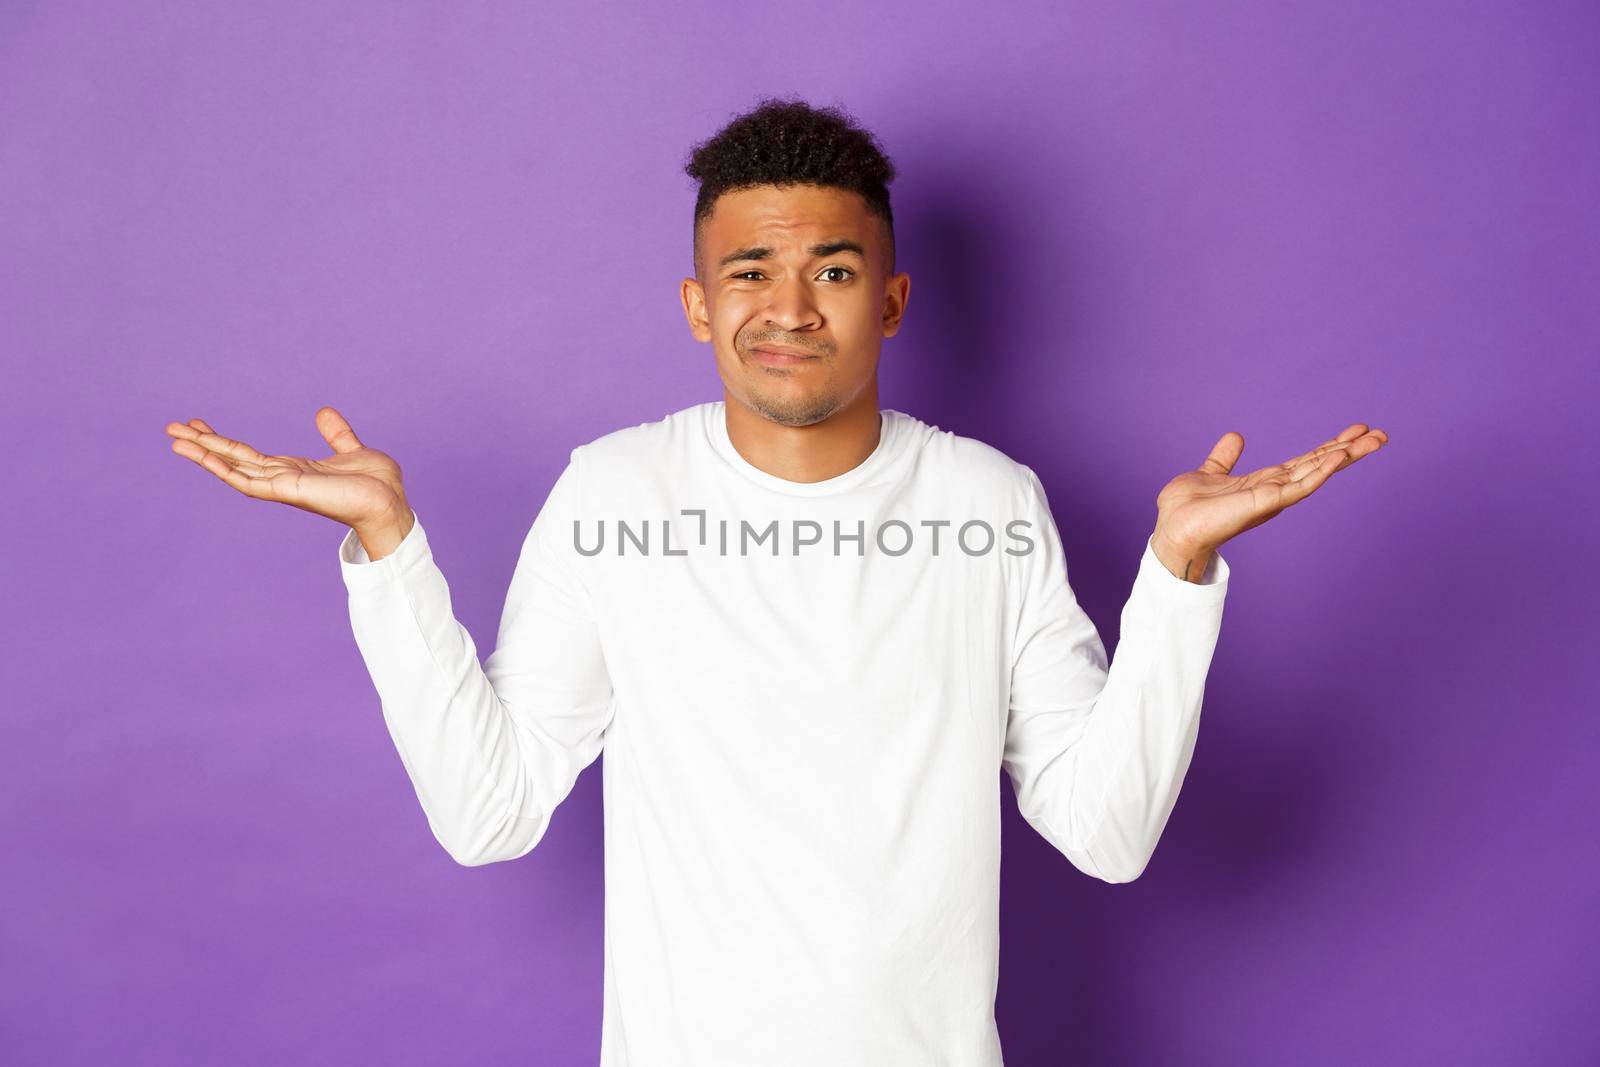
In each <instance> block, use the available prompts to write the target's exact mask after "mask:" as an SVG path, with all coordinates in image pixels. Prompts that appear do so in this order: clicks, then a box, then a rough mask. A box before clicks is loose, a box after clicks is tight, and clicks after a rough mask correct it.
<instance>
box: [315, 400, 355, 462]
mask: <svg viewBox="0 0 1600 1067" xmlns="http://www.w3.org/2000/svg"><path fill="white" fill-rule="evenodd" d="M316 419H317V430H318V432H319V433H321V434H322V439H323V440H324V441H326V442H328V445H329V446H330V447H331V448H332V449H333V450H334V451H335V452H356V451H359V450H360V449H362V448H365V447H366V446H365V445H363V444H362V443H361V439H360V438H359V437H357V436H356V432H355V431H354V430H352V429H351V428H350V424H349V423H348V422H346V421H345V419H344V416H343V415H341V414H339V413H338V412H337V411H335V410H334V409H333V408H331V407H321V408H318V409H317V415H316Z"/></svg>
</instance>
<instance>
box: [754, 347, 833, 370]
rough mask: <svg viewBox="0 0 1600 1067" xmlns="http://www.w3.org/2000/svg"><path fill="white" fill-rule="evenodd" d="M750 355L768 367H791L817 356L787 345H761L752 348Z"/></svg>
mask: <svg viewBox="0 0 1600 1067" xmlns="http://www.w3.org/2000/svg"><path fill="white" fill-rule="evenodd" d="M750 355H751V356H752V357H753V358H754V359H755V361H756V362H758V363H762V364H764V365H766V366H768V367H792V366H794V365H795V364H797V363H806V362H809V361H810V360H813V359H816V358H817V357H816V355H815V354H814V353H811V352H807V351H805V350H803V349H799V348H791V347H789V346H788V345H761V346H758V347H756V348H752V349H751V350H750Z"/></svg>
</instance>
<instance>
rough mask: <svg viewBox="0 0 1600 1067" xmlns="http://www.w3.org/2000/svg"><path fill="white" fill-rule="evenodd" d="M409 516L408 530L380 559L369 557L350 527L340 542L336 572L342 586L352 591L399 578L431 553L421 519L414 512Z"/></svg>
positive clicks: (369, 587)
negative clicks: (337, 571) (410, 518)
mask: <svg viewBox="0 0 1600 1067" xmlns="http://www.w3.org/2000/svg"><path fill="white" fill-rule="evenodd" d="M411 516H412V522H411V530H410V531H409V532H408V533H407V534H406V535H405V537H404V538H402V539H401V541H400V544H399V545H398V546H397V547H396V548H395V550H394V551H393V552H391V553H389V554H388V555H387V556H384V557H383V558H382V559H380V560H373V559H371V558H370V557H368V555H367V549H366V546H365V545H363V544H362V543H361V538H360V537H358V536H357V535H356V532H355V530H354V529H353V528H351V529H347V530H346V531H345V535H344V540H342V541H340V542H339V570H340V573H342V574H343V575H344V584H345V586H346V587H347V588H349V589H350V591H351V592H355V591H357V590H361V589H371V588H374V587H376V586H379V585H382V584H383V583H384V582H386V581H388V580H390V579H391V578H399V577H400V575H402V574H404V573H405V572H406V571H408V570H410V569H411V568H412V567H413V566H415V565H416V564H417V563H418V562H420V561H421V560H423V559H425V558H427V557H428V556H429V555H430V554H431V552H430V550H429V548H428V533H427V531H426V530H424V529H423V528H422V519H421V518H419V517H418V516H417V513H416V510H415V509H413V510H412V512H411Z"/></svg>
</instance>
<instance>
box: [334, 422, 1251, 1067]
mask: <svg viewBox="0 0 1600 1067" xmlns="http://www.w3.org/2000/svg"><path fill="white" fill-rule="evenodd" d="M881 417H882V430H881V433H880V436H879V441H878V444H877V447H876V449H875V450H874V451H873V452H872V454H871V455H870V456H869V457H868V458H867V459H866V460H865V461H864V462H862V463H861V464H859V465H858V466H856V467H855V468H853V469H851V470H849V471H847V472H845V473H843V474H841V475H839V476H838V477H835V478H830V479H827V480H825V481H821V482H815V483H798V482H790V481H786V480H784V479H782V478H778V477H775V476H773V475H771V474H769V473H767V472H765V471H762V470H761V469H759V468H757V467H755V466H754V465H752V464H751V463H749V462H748V461H747V460H745V459H744V458H743V457H742V456H741V455H740V454H739V452H738V451H737V450H736V449H735V448H734V447H733V444H732V441H731V440H730V439H729V437H728V433H727V424H726V412H725V407H724V402H722V401H716V402H711V403H705V404H699V405H696V406H693V407H689V408H686V409H684V410H681V411H678V412H675V413H673V414H671V415H668V416H667V417H665V418H663V419H661V420H660V421H657V422H651V423H642V424H640V425H637V426H632V427H628V428H625V429H621V430H618V431H615V432H613V433H609V434H606V435H605V436H603V437H600V438H598V439H596V440H594V441H591V442H589V443H588V444H585V445H580V446H579V447H577V448H574V449H572V451H571V453H570V456H569V461H568V463H567V466H566V468H565V470H564V471H563V472H562V473H561V475H560V477H559V478H558V479H557V480H556V482H555V484H554V487H553V488H552V489H551V491H550V494H549V496H548V498H547V500H546V502H545V504H544V506H543V507H542V508H541V510H540V511H539V513H538V516H537V517H536V519H535V520H534V521H533V523H532V527H531V529H530V530H529V532H528V534H527V536H526V539H525V540H524V542H523V545H522V549H521V554H520V557H519V559H518V562H517V565H516V569H515V573H514V576H513V578H512V580H511V585H510V589H509V591H508V594H507V597H506V601H505V607H504V612H503V615H502V619H501V622H500V628H499V633H498V637H497V641H496V645H495V648H494V649H493V651H492V652H491V654H490V655H489V657H488V659H487V660H486V661H485V662H484V664H483V665H482V666H481V667H480V665H479V660H478V655H477V650H476V648H475V646H474V644H473V641H472V638H471V636H470V635H469V634H468V633H467V631H466V629H465V628H464V627H463V626H462V625H461V624H460V623H459V622H458V621H457V620H456V619H455V617H454V615H453V613H452V608H451V601H450V593H449V589H448V586H447V584H446V581H445V577H444V574H443V573H442V572H441V570H440V568H439V566H438V564H437V562H436V561H435V559H434V557H433V553H432V551H431V550H430V547H429V543H428V536H427V532H426V530H425V529H424V526H423V523H422V520H421V518H420V517H418V519H417V521H416V523H415V525H414V526H413V527H412V529H411V531H410V533H409V534H408V535H407V536H406V538H405V539H404V541H402V542H401V544H400V545H399V547H398V549H397V550H396V551H394V552H393V553H392V554H390V555H388V556H385V557H384V558H382V559H380V560H378V561H376V562H373V561H370V560H369V559H368V557H367V555H366V553H365V551H364V550H363V548H362V546H361V542H360V540H359V539H358V538H357V537H356V535H355V532H354V531H353V530H351V531H349V532H348V533H347V534H346V535H345V538H344V540H343V542H342V543H341V545H340V563H341V568H342V573H343V576H344V581H345V583H346V586H347V588H348V593H349V609H350V620H351V625H352V629H353V631H354V634H355V638H356V641H357V644H358V646H359V648H360V652H361V655H362V657H363V659H364V660H365V662H366V665H367V668H368V671H369V673H370V675H371V677H372V681H373V683H374V685H375V687H376V689H377V691H378V694H379V696H380V698H381V702H382V709H383V715H384V718H385V721H386V722H387V724H388V727H389V730H390V734H391V736H392V738H393V740H394V743H395V746H396V748H397V750H398V752H399V755H400V758H401V760H402V762H403V763H404V766H405V769H406V771H407V773H408V774H409V776H410V779H411V782H412V784H413V785H414V786H415V789H416V795H417V798H418V800H419V802H420V804H421V807H422V810H423V812H424V813H425V815H426V816H427V820H428V824H429V826H430V828H431V829H432V832H433V834H434V836H435V837H436V838H437V839H438V841H439V843H440V844H441V845H442V846H443V847H444V848H445V849H446V850H447V851H448V852H449V854H450V855H451V856H452V857H454V858H455V859H456V860H457V861H458V862H460V863H462V864H465V865H469V866H473V865H480V864H487V863H496V862H501V861H505V860H511V859H515V858H517V857H519V856H523V855H524V854H526V853H528V852H529V851H530V850H531V849H533V848H534V847H535V846H536V845H537V844H538V842H539V840H540V838H541V837H542V836H543V835H544V833H545V831H546V829H547V828H548V827H549V824H550V819H551V817H552V815H553V813H554V812H555V810H556V808H557V806H558V805H559V804H560V803H561V801H562V800H563V799H564V798H565V797H566V796H567V795H568V793H569V792H570V791H571V789H572V787H573V784H574V782H575V780H576V778H577V776H578V774H579V772H580V771H582V770H583V769H584V768H585V767H586V766H588V765H589V764H590V763H591V762H593V761H594V760H595V758H596V757H597V756H599V755H600V754H601V752H602V750H603V751H604V753H605V757H606V758H605V759H604V760H603V761H602V764H601V766H602V791H603V797H604V808H605V815H604V825H605V870H606V889H605V894H606V897H605V968H604V986H605V989H604V1016H603V1019H604V1021H603V1026H602V1033H601V1043H600V1063H601V1065H602V1067H678V1065H682V1067H723V1065H728V1067H733V1065H737V1067H751V1065H761V1067H785V1065H791V1064H792V1065H805V1067H816V1065H819V1064H828V1065H830V1067H855V1065H859V1067H869V1065H870V1067H895V1065H908V1067H909V1065H916V1067H927V1065H932V1064H942V1065H948V1067H997V1065H1000V1064H1001V1051H1000V1041H999V1035H998V1033H997V1030H996V1026H995V1021H994V1000H995V993H996V989H997V982H998V959H999V874H1000V803H1001V790H1000V782H999V773H1000V771H1001V770H1002V769H1003V771H1004V772H1005V773H1006V774H1007V775H1008V776H1009V778H1010V780H1011V783H1012V786H1013V789H1014V791H1015V794H1016V797H1017V802H1018V806H1019V809H1020V810H1021V812H1022V814H1023V816H1024V817H1025V818H1026V819H1027V821H1028V822H1029V823H1030V824H1031V825H1032V826H1033V827H1034V828H1035V829H1036V830H1037V831H1038V832H1039V833H1040V834H1042V835H1043V836H1044V837H1045V838H1046V839H1047V840H1048V841H1049V842H1050V843H1051V844H1052V845H1054V846H1055V847H1056V848H1057V849H1058V850H1060V851H1061V852H1062V853H1063V854H1064V855H1065V856H1066V858H1067V859H1068V860H1069V861H1071V863H1072V864H1073V865H1075V866H1076V867H1077V868H1078V869H1079V870H1081V871H1083V872H1085V873H1086V874H1089V875H1091V876H1093V877H1095V878H1099V879H1103V880H1105V881H1108V882H1123V881H1127V880H1129V879H1132V878H1135V877H1137V876H1138V875H1139V874H1140V872H1142V871H1143V870H1144V868H1145V865H1146V863H1147V862H1148V861H1149V859H1150V855H1151V852H1152V850H1153V849H1154V848H1155V845H1156V842H1157V840H1158V838H1159V837H1160V836H1161V832H1162V830H1163V828H1164V827H1165V825H1166V822H1167V818H1168V816H1169V814H1170V813H1171V811H1172V808H1173V804H1174V802H1175V801H1176V799H1177V795H1178V791H1179V787H1180V786H1181V784H1182V781H1183V777H1184V774H1185V772H1186V770H1187V768H1188V765H1189V762H1190V757H1191V755H1192V753H1193V750H1194V745H1195V738H1196V734H1197V731H1198V728H1199V715H1200V706H1201V697H1202V690H1203V687H1204V683H1205V679H1206V673H1207V670H1208V668H1209V666H1210V662H1211V657H1212V652H1213V649H1214V647H1215V644H1216V640H1217V635H1218V631H1219V628H1220V625H1221V620H1222V604H1223V598H1224V596H1225V594H1226V591H1227V584H1228V565H1227V563H1226V562H1225V561H1224V560H1223V559H1222V557H1221V555H1220V554H1214V555H1213V557H1212V562H1211V564H1210V565H1209V566H1208V568H1207V570H1206V573H1205V574H1204V575H1203V576H1202V578H1203V580H1202V581H1200V582H1198V583H1191V582H1184V581H1182V580H1180V579H1179V578H1177V577H1176V576H1175V575H1173V574H1172V573H1171V572H1169V571H1168V570H1167V569H1166V568H1165V567H1164V566H1163V565H1162V564H1161V562H1160V561H1159V560H1158V559H1157V558H1156V555H1155V552H1154V550H1153V549H1152V548H1151V546H1150V543H1149V542H1148V541H1146V543H1145V546H1144V553H1143V556H1142V557H1140V559H1139V561H1138V565H1137V571H1136V573H1135V576H1134V580H1133V587H1132V592H1131V594H1130V596H1129V597H1128V600H1127V602H1126V604H1125V605H1124V607H1123V609H1122V616H1121V622H1122V630H1121V639H1120V644H1119V645H1118V649H1117V654H1116V657H1115V662H1114V663H1111V664H1110V665H1109V669H1108V665H1107V660H1106V654H1105V649H1104V646H1103V644H1102V643H1101V640H1100V637H1099V635H1098V633H1097V632H1096V630H1095V627H1094V625H1093V623H1092V622H1091V621H1090V619H1089V617H1088V616H1087V615H1086V614H1085V613H1084V611H1083V609H1082V608H1081V607H1080V606H1079V604H1078V602H1077V599H1076V597H1075V595H1074V594H1073V591H1072V588H1071V586H1070V585H1069V584H1068V581H1067V569H1066V563H1065V558H1064V556H1063V549H1062V543H1061V539H1060V536H1059V533H1058V530H1057V528H1056V525H1055V523H1054V521H1053V519H1052V517H1051V513H1050V509H1049V506H1048V503H1047V501H1046V499H1045V494H1044V490H1043V488H1042V486H1041V485H1040V482H1039V479H1038V477H1037V476H1036V475H1035V474H1034V472H1033V470H1032V469H1031V468H1029V467H1027V466H1025V465H1022V464H1019V463H1017V462H1016V461H1014V460H1012V459H1010V458H1009V457H1008V456H1006V455H1005V454H1004V453H1002V452H1000V451H999V450H997V449H995V448H993V447H991V446H989V445H986V444H984V443H982V442H980V441H977V440H975V439H972V438H967V437H962V436H959V435H957V434H954V433H951V432H950V431H945V430H940V429H939V428H938V427H937V426H930V425H928V424H926V423H924V422H922V421H921V420H919V419H917V418H915V417H913V416H911V415H908V414H905V413H903V412H900V411H896V410H893V409H883V410H882V411H881ZM686 512H687V513H686ZM941 521H942V522H943V523H944V525H940V523H941ZM982 524H986V527H985V525H982ZM624 527H626V529H624ZM985 528H987V529H988V530H989V531H990V534H991V535H992V537H991V536H986V535H985V533H984V530H985ZM602 532H603V537H604V540H603V542H601V548H600V550H599V551H598V552H597V553H595V554H586V551H587V550H592V549H594V547H595V545H596V543H597V539H598V538H600V537H601V536H602ZM1025 541H1026V542H1029V543H1031V546H1032V547H1031V550H1030V549H1029V548H1028V547H1027V546H1026V545H1025V544H1024V542H1025ZM986 542H987V543H988V546H989V547H988V549H987V550H986V551H980V550H981V549H983V548H984V546H985V543H986ZM1129 562H1130V564H1132V562H1133V561H1132V559H1131V558H1130V560H1129ZM1130 569H1131V567H1130Z"/></svg>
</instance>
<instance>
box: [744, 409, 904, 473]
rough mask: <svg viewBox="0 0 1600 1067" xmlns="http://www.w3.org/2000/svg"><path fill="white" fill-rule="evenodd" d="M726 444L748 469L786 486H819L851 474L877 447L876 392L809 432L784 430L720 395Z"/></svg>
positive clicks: (879, 421)
mask: <svg viewBox="0 0 1600 1067" xmlns="http://www.w3.org/2000/svg"><path fill="white" fill-rule="evenodd" d="M723 410H724V411H725V413H726V418H727V424H728V440H729V441H731V442H733V447H734V450H735V451H737V452H738V453H739V455H741V456H743V457H744V458H745V461H746V462H748V463H749V464H750V465H751V466H752V467H755V468H757V469H758V470H762V471H765V472H766V473H768V474H770V475H772V476H773V477H776V478H782V479H784V480H785V481H790V482H821V481H826V480H827V479H829V478H837V477H838V476H839V475H841V474H844V473H846V472H848V471H851V470H854V469H855V468H856V467H859V466H860V465H861V464H862V463H864V462H865V461H866V459H867V457H868V456H870V455H872V453H873V451H874V450H875V449H876V448H877V447H878V437H879V433H880V429H881V426H882V415H881V414H880V413H879V411H878V394H877V390H876V389H867V390H864V391H863V392H862V394H861V395H860V396H859V397H857V398H856V400H855V401H854V402H853V403H852V404H850V405H849V406H848V407H846V408H844V409H843V410H840V411H837V412H835V413H834V414H832V415H830V416H829V417H828V418H826V419H824V420H822V421H821V422H816V423H812V424H811V425H810V426H785V425H783V424H782V423H778V422H773V421H772V420H771V419H769V418H766V417H765V416H763V415H760V414H757V413H756V412H754V411H752V410H751V409H749V408H747V407H745V406H744V404H742V403H741V402H739V401H738V400H735V399H734V398H733V397H731V396H729V395H727V393H726V391H724V394H723Z"/></svg>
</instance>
